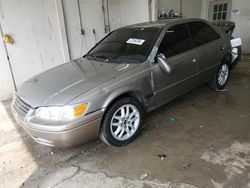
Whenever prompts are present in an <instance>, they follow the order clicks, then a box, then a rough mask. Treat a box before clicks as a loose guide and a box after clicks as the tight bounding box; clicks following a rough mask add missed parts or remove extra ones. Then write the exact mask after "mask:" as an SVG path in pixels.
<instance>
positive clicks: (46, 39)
mask: <svg viewBox="0 0 250 188" xmlns="http://www.w3.org/2000/svg"><path fill="white" fill-rule="evenodd" d="M0 22H1V26H2V30H3V33H4V34H6V33H7V34H10V35H11V36H12V38H13V39H14V44H12V45H10V44H7V51H8V54H9V58H10V62H11V64H12V68H13V73H14V76H15V81H16V85H17V87H18V86H20V85H21V83H22V82H23V81H25V80H26V79H28V78H30V77H32V76H34V75H36V74H38V73H40V72H42V71H45V70H47V69H49V68H51V67H54V66H56V65H59V64H61V63H62V62H63V58H62V57H63V56H62V48H61V41H60V35H59V26H58V17H57V11H56V4H55V1H51V0H39V1H34V0H22V2H20V1H19V0H11V1H5V0H0ZM0 50H1V51H0V60H1V62H0V63H1V65H3V66H1V69H0V75H1V81H0V82H1V83H2V82H4V83H5V84H9V82H8V81H9V80H10V79H9V74H10V73H9V72H8V68H7V67H8V66H7V65H6V63H5V61H4V60H3V59H4V58H5V55H4V50H3V48H2V47H1V49H0ZM12 85H13V84H9V87H10V88H9V89H6V90H5V89H4V91H3V90H1V93H0V99H5V98H8V97H10V96H11V93H12V94H13V89H12ZM3 92H6V95H3V94H2V93H3Z"/></svg>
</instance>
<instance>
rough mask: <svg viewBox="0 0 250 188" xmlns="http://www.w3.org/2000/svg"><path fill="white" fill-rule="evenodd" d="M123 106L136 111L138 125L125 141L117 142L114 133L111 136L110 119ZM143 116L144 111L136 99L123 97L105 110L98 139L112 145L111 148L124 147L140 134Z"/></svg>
mask: <svg viewBox="0 0 250 188" xmlns="http://www.w3.org/2000/svg"><path fill="white" fill-rule="evenodd" d="M124 105H132V106H134V107H136V108H137V109H138V112H139V114H140V115H139V117H140V118H138V120H139V125H138V127H137V129H136V131H135V132H134V133H133V134H132V135H131V137H130V138H128V139H126V140H118V139H116V138H115V137H114V136H113V134H114V133H113V134H112V133H111V121H112V118H113V116H114V115H115V113H117V112H118V110H119V109H120V108H121V107H123V106H124ZM143 116H144V110H143V108H142V107H141V105H140V103H139V102H138V101H137V100H136V99H134V98H132V97H125V98H121V99H119V100H117V101H116V102H115V103H114V104H113V105H112V106H110V107H109V108H108V109H107V111H106V113H105V115H104V118H103V120H102V125H101V130H100V138H101V139H102V141H104V142H105V143H106V144H108V145H112V146H124V145H127V144H129V143H130V142H131V141H133V140H134V139H135V138H136V137H137V136H138V134H139V133H140V131H141V128H142V120H143Z"/></svg>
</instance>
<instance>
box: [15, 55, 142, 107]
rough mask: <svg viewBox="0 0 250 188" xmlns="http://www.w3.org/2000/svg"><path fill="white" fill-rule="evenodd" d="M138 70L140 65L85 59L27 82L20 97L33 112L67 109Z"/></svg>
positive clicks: (61, 66)
mask: <svg viewBox="0 0 250 188" xmlns="http://www.w3.org/2000/svg"><path fill="white" fill-rule="evenodd" d="M136 66H138V64H118V63H102V62H96V61H91V60H87V59H86V58H82V59H79V60H75V61H71V62H69V63H66V64H63V65H60V66H58V67H55V68H53V69H50V70H48V71H46V72H44V73H41V74H39V75H37V76H35V77H33V78H31V79H30V80H27V81H26V82H24V83H23V84H22V85H21V87H20V88H19V89H18V92H17V95H18V96H19V97H20V98H21V99H22V100H23V101H24V102H26V103H28V104H29V105H31V106H32V107H33V108H36V107H40V106H52V105H65V104H67V103H69V102H70V101H71V100H72V99H74V98H75V97H77V96H79V95H81V94H83V93H85V92H87V91H89V90H91V89H93V88H95V87H97V86H100V85H101V84H103V83H105V82H108V81H109V80H111V79H114V78H116V77H118V76H120V75H122V74H124V73H126V72H128V71H129V70H132V69H134V68H135V67H136Z"/></svg>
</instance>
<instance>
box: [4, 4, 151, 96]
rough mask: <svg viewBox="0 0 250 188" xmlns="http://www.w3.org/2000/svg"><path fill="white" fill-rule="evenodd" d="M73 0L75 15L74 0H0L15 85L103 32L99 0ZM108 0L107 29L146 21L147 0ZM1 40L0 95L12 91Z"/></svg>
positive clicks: (75, 55)
mask: <svg viewBox="0 0 250 188" xmlns="http://www.w3.org/2000/svg"><path fill="white" fill-rule="evenodd" d="M104 2H105V3H107V0H104ZM117 4H119V6H117ZM79 5H80V14H79V7H78V0H22V1H20V0H9V1H7V0H0V23H1V25H2V30H3V33H4V34H6V33H7V34H10V35H11V36H12V37H13V39H14V44H13V45H10V44H8V45H7V51H8V53H9V57H10V62H11V65H12V68H13V74H14V77H15V81H16V85H17V87H19V86H20V85H21V83H23V82H24V81H25V80H27V79H29V78H30V77H32V76H34V75H36V74H38V73H40V72H43V71H45V70H47V69H50V68H52V67H54V66H57V65H60V64H62V63H64V61H65V60H66V59H69V57H71V59H75V58H79V57H81V56H82V55H84V54H85V53H86V52H87V51H88V50H90V48H92V47H93V46H94V45H95V43H96V42H98V41H99V40H100V39H101V38H103V37H104V36H105V35H106V33H105V27H104V25H105V24H104V12H103V9H102V0H79ZM109 5H110V7H109V8H110V12H109V13H110V14H109V15H110V24H111V25H110V26H111V29H116V28H118V27H121V26H125V25H129V24H135V23H138V22H143V21H148V20H149V12H148V0H136V1H134V0H109ZM152 7H153V6H152ZM105 11H107V7H105ZM153 14H154V10H153ZM105 15H106V16H107V12H105ZM81 25H82V28H83V29H84V35H82V34H81ZM93 29H95V31H96V37H95V35H94V34H93ZM0 37H1V38H2V36H0ZM3 44H4V43H3V41H2V40H1V42H0V67H1V68H0V90H1V92H0V100H3V99H7V98H10V97H11V95H12V94H13V93H14V89H13V82H12V79H11V74H10V70H9V66H8V61H7V59H6V54H5V50H4V47H3Z"/></svg>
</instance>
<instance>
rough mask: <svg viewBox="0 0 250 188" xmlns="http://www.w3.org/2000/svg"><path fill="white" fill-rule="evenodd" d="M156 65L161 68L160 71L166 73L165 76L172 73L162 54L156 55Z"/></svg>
mask: <svg viewBox="0 0 250 188" xmlns="http://www.w3.org/2000/svg"><path fill="white" fill-rule="evenodd" d="M157 63H158V64H159V66H160V67H161V69H162V70H163V71H164V72H166V73H167V74H170V73H171V72H172V69H173V68H172V66H171V65H170V64H169V63H168V61H167V59H166V57H165V55H164V54H162V53H160V54H159V55H157Z"/></svg>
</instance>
